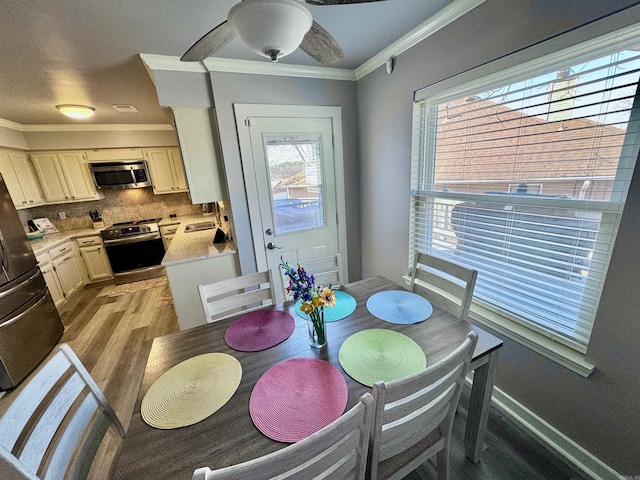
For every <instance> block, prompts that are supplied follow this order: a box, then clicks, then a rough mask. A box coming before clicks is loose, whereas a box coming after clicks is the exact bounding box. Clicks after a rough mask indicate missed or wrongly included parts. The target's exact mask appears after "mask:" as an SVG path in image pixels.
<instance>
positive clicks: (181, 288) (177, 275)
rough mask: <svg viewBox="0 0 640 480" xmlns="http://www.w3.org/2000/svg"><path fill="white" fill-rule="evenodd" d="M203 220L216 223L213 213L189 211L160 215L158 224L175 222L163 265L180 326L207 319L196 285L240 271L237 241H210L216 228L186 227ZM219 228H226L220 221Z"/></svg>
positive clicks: (185, 327) (234, 274)
mask: <svg viewBox="0 0 640 480" xmlns="http://www.w3.org/2000/svg"><path fill="white" fill-rule="evenodd" d="M205 221H212V222H215V223H216V225H219V223H218V222H217V221H216V218H215V217H213V216H212V217H205V216H203V215H190V216H184V217H179V218H166V219H163V220H162V221H161V222H160V223H159V226H160V228H161V229H162V228H163V227H168V226H176V225H177V228H176V230H175V235H174V236H173V238H172V240H171V243H170V245H169V248H168V249H167V253H166V254H165V256H164V258H163V260H162V265H163V266H164V267H165V269H166V272H167V278H168V279H169V286H170V287H171V294H172V295H173V302H174V307H175V310H176V314H177V315H178V323H179V325H180V329H181V330H185V329H187V328H191V327H195V326H197V325H203V324H205V323H207V321H206V318H205V315H204V310H203V308H202V303H201V301H200V295H199V293H198V285H200V284H203V283H211V282H216V281H218V280H224V279H226V278H232V277H235V276H238V275H240V266H239V262H238V255H237V253H238V252H237V249H236V245H235V243H234V242H233V240H225V241H224V242H221V243H213V237H214V235H215V232H216V228H213V229H207V230H196V231H185V228H186V226H187V225H190V224H194V223H201V222H205ZM222 230H223V231H225V233H227V232H228V225H225V224H224V222H223V226H222Z"/></svg>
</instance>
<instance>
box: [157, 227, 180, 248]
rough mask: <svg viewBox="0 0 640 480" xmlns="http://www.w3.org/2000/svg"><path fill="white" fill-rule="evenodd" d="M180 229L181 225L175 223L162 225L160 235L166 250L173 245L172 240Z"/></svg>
mask: <svg viewBox="0 0 640 480" xmlns="http://www.w3.org/2000/svg"><path fill="white" fill-rule="evenodd" d="M178 227H180V223H179V222H178V223H175V224H173V225H162V226H161V227H160V235H161V236H162V243H163V245H164V249H165V250H168V249H169V245H170V244H171V240H173V237H174V236H175V234H176V232H177V231H178Z"/></svg>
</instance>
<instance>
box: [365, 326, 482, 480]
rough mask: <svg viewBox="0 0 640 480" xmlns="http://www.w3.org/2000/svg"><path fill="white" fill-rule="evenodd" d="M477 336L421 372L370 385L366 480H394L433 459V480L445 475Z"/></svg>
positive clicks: (466, 340) (469, 337)
mask: <svg viewBox="0 0 640 480" xmlns="http://www.w3.org/2000/svg"><path fill="white" fill-rule="evenodd" d="M477 341H478V334H477V333H475V332H473V331H472V332H469V334H468V335H467V337H466V338H465V340H464V341H463V342H462V344H461V345H460V346H458V347H457V348H456V349H455V350H454V351H453V352H451V353H450V354H449V355H447V356H446V357H445V358H443V359H442V360H440V361H438V362H436V363H434V364H433V365H431V366H429V367H427V368H426V369H425V370H423V371H421V372H418V373H415V374H413V375H410V376H408V377H405V378H401V379H399V380H394V381H391V382H376V383H375V384H374V386H373V398H374V415H373V428H372V432H371V440H370V442H369V461H368V467H367V473H368V475H367V478H370V479H371V480H377V479H400V478H403V477H405V476H406V475H407V474H408V473H410V472H412V471H413V470H415V469H416V468H418V467H419V466H420V465H422V464H423V463H425V462H426V461H428V460H430V459H431V458H432V457H433V456H434V455H436V456H437V458H436V465H435V467H436V471H437V473H438V480H446V479H447V478H448V475H449V444H450V441H451V427H452V425H453V417H454V415H455V412H456V407H457V405H458V401H459V399H460V393H461V392H462V387H463V384H464V378H465V376H466V374H467V372H468V370H469V365H470V363H471V357H472V355H473V351H474V349H475V346H476V343H477Z"/></svg>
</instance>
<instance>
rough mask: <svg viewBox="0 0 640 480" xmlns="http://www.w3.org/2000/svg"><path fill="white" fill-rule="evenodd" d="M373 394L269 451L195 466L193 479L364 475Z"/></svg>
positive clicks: (328, 478)
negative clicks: (237, 461)
mask: <svg viewBox="0 0 640 480" xmlns="http://www.w3.org/2000/svg"><path fill="white" fill-rule="evenodd" d="M372 413H373V397H372V396H371V394H370V393H365V394H364V395H363V396H362V397H361V398H360V401H359V402H358V403H357V404H356V405H355V406H354V407H353V408H351V409H350V410H349V411H348V412H346V413H345V414H343V415H342V416H341V417H340V418H338V419H337V420H335V421H334V422H332V423H331V424H329V425H327V426H326V427H324V428H323V429H322V430H319V431H318V432H316V433H314V434H313V435H311V436H309V437H307V438H305V439H304V440H300V441H299V442H297V443H294V444H293V445H290V446H288V447H285V448H283V449H281V450H278V451H276V452H273V453H270V454H269V455H266V456H263V457H260V458H256V459H254V460H250V461H248V462H245V463H241V464H238V465H232V466H230V467H226V468H220V469H218V470H211V469H209V468H208V467H203V468H199V469H197V470H196V471H195V472H194V474H193V480H247V479H251V480H267V479H278V480H286V479H311V478H318V479H326V480H334V479H335V480H338V479H345V478H348V479H354V480H357V479H364V478H365V471H366V466H367V465H366V462H367V445H368V443H369V435H370V431H371V420H372Z"/></svg>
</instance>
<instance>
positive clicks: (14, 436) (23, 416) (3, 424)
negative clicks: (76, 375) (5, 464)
mask: <svg viewBox="0 0 640 480" xmlns="http://www.w3.org/2000/svg"><path fill="white" fill-rule="evenodd" d="M70 366H71V364H70V363H69V361H68V360H67V358H66V357H65V356H64V355H63V354H62V353H56V354H55V355H54V356H53V357H52V358H51V359H50V360H49V361H48V362H47V363H46V364H45V365H44V366H43V367H42V369H41V370H40V374H39V375H40V378H41V381H40V382H30V383H28V384H27V385H25V387H24V388H23V390H22V393H21V394H20V397H21V401H20V403H18V402H13V403H12V404H11V405H10V406H9V408H7V411H6V412H5V414H4V415H3V416H2V418H0V432H2V435H0V445H2V446H3V447H4V448H6V449H7V450H9V451H13V449H14V447H15V444H16V442H17V440H18V437H19V436H20V435H21V434H22V431H23V429H24V426H25V425H26V424H27V423H28V422H29V421H30V419H31V417H32V416H33V415H34V412H35V411H36V410H37V409H38V407H40V404H41V403H42V401H43V399H44V398H45V397H46V396H47V395H48V394H49V391H50V390H51V389H52V388H53V386H54V385H55V384H56V383H57V382H58V380H60V378H61V377H62V376H63V375H64V374H65V373H66V372H67V370H68V369H69V367H70Z"/></svg>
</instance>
